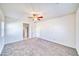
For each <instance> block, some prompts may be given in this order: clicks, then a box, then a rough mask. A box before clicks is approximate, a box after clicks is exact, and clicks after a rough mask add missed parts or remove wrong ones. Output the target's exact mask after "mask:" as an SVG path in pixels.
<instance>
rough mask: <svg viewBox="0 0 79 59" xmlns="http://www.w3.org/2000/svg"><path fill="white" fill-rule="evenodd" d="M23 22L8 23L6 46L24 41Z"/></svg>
mask: <svg viewBox="0 0 79 59" xmlns="http://www.w3.org/2000/svg"><path fill="white" fill-rule="evenodd" d="M22 29H23V28H22V24H21V22H11V23H6V36H5V39H6V41H5V44H7V43H12V42H16V41H20V40H23V36H22V35H23V32H22Z"/></svg>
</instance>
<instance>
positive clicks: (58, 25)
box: [36, 14, 75, 48]
mask: <svg viewBox="0 0 79 59" xmlns="http://www.w3.org/2000/svg"><path fill="white" fill-rule="evenodd" d="M74 21H75V14H71V15H66V16H62V17H58V18H54V19H49V20H46V21H43V22H39V23H37V27H36V31H37V33H36V34H37V37H40V38H43V39H46V40H48V41H52V42H56V43H59V44H63V45H66V46H69V47H73V48H75V23H74Z"/></svg>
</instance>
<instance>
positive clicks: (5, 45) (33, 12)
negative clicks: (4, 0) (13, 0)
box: [0, 3, 79, 56]
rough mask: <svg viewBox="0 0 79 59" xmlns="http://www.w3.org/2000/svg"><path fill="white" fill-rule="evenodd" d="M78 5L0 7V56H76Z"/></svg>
mask: <svg viewBox="0 0 79 59" xmlns="http://www.w3.org/2000/svg"><path fill="white" fill-rule="evenodd" d="M78 42H79V4H78V3H0V55H1V56H4V55H5V56H7V55H8V56H10V55H12V56H14V55H15V56H17V55H21V56H46V55H48V56H78V55H79V43H78Z"/></svg>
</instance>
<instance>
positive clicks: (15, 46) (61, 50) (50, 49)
mask: <svg viewBox="0 0 79 59" xmlns="http://www.w3.org/2000/svg"><path fill="white" fill-rule="evenodd" d="M1 55H2V56H77V55H78V54H77V51H76V49H74V48H70V47H66V46H63V45H60V44H57V43H54V42H49V41H46V40H43V39H39V38H33V39H27V40H23V41H20V42H15V43H11V44H7V45H5V47H4V49H3V51H2V54H1Z"/></svg>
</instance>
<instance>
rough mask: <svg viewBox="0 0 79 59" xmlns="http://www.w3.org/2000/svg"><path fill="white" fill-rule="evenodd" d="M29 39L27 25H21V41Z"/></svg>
mask: <svg viewBox="0 0 79 59" xmlns="http://www.w3.org/2000/svg"><path fill="white" fill-rule="evenodd" d="M27 38H29V24H27V23H23V39H27Z"/></svg>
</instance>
